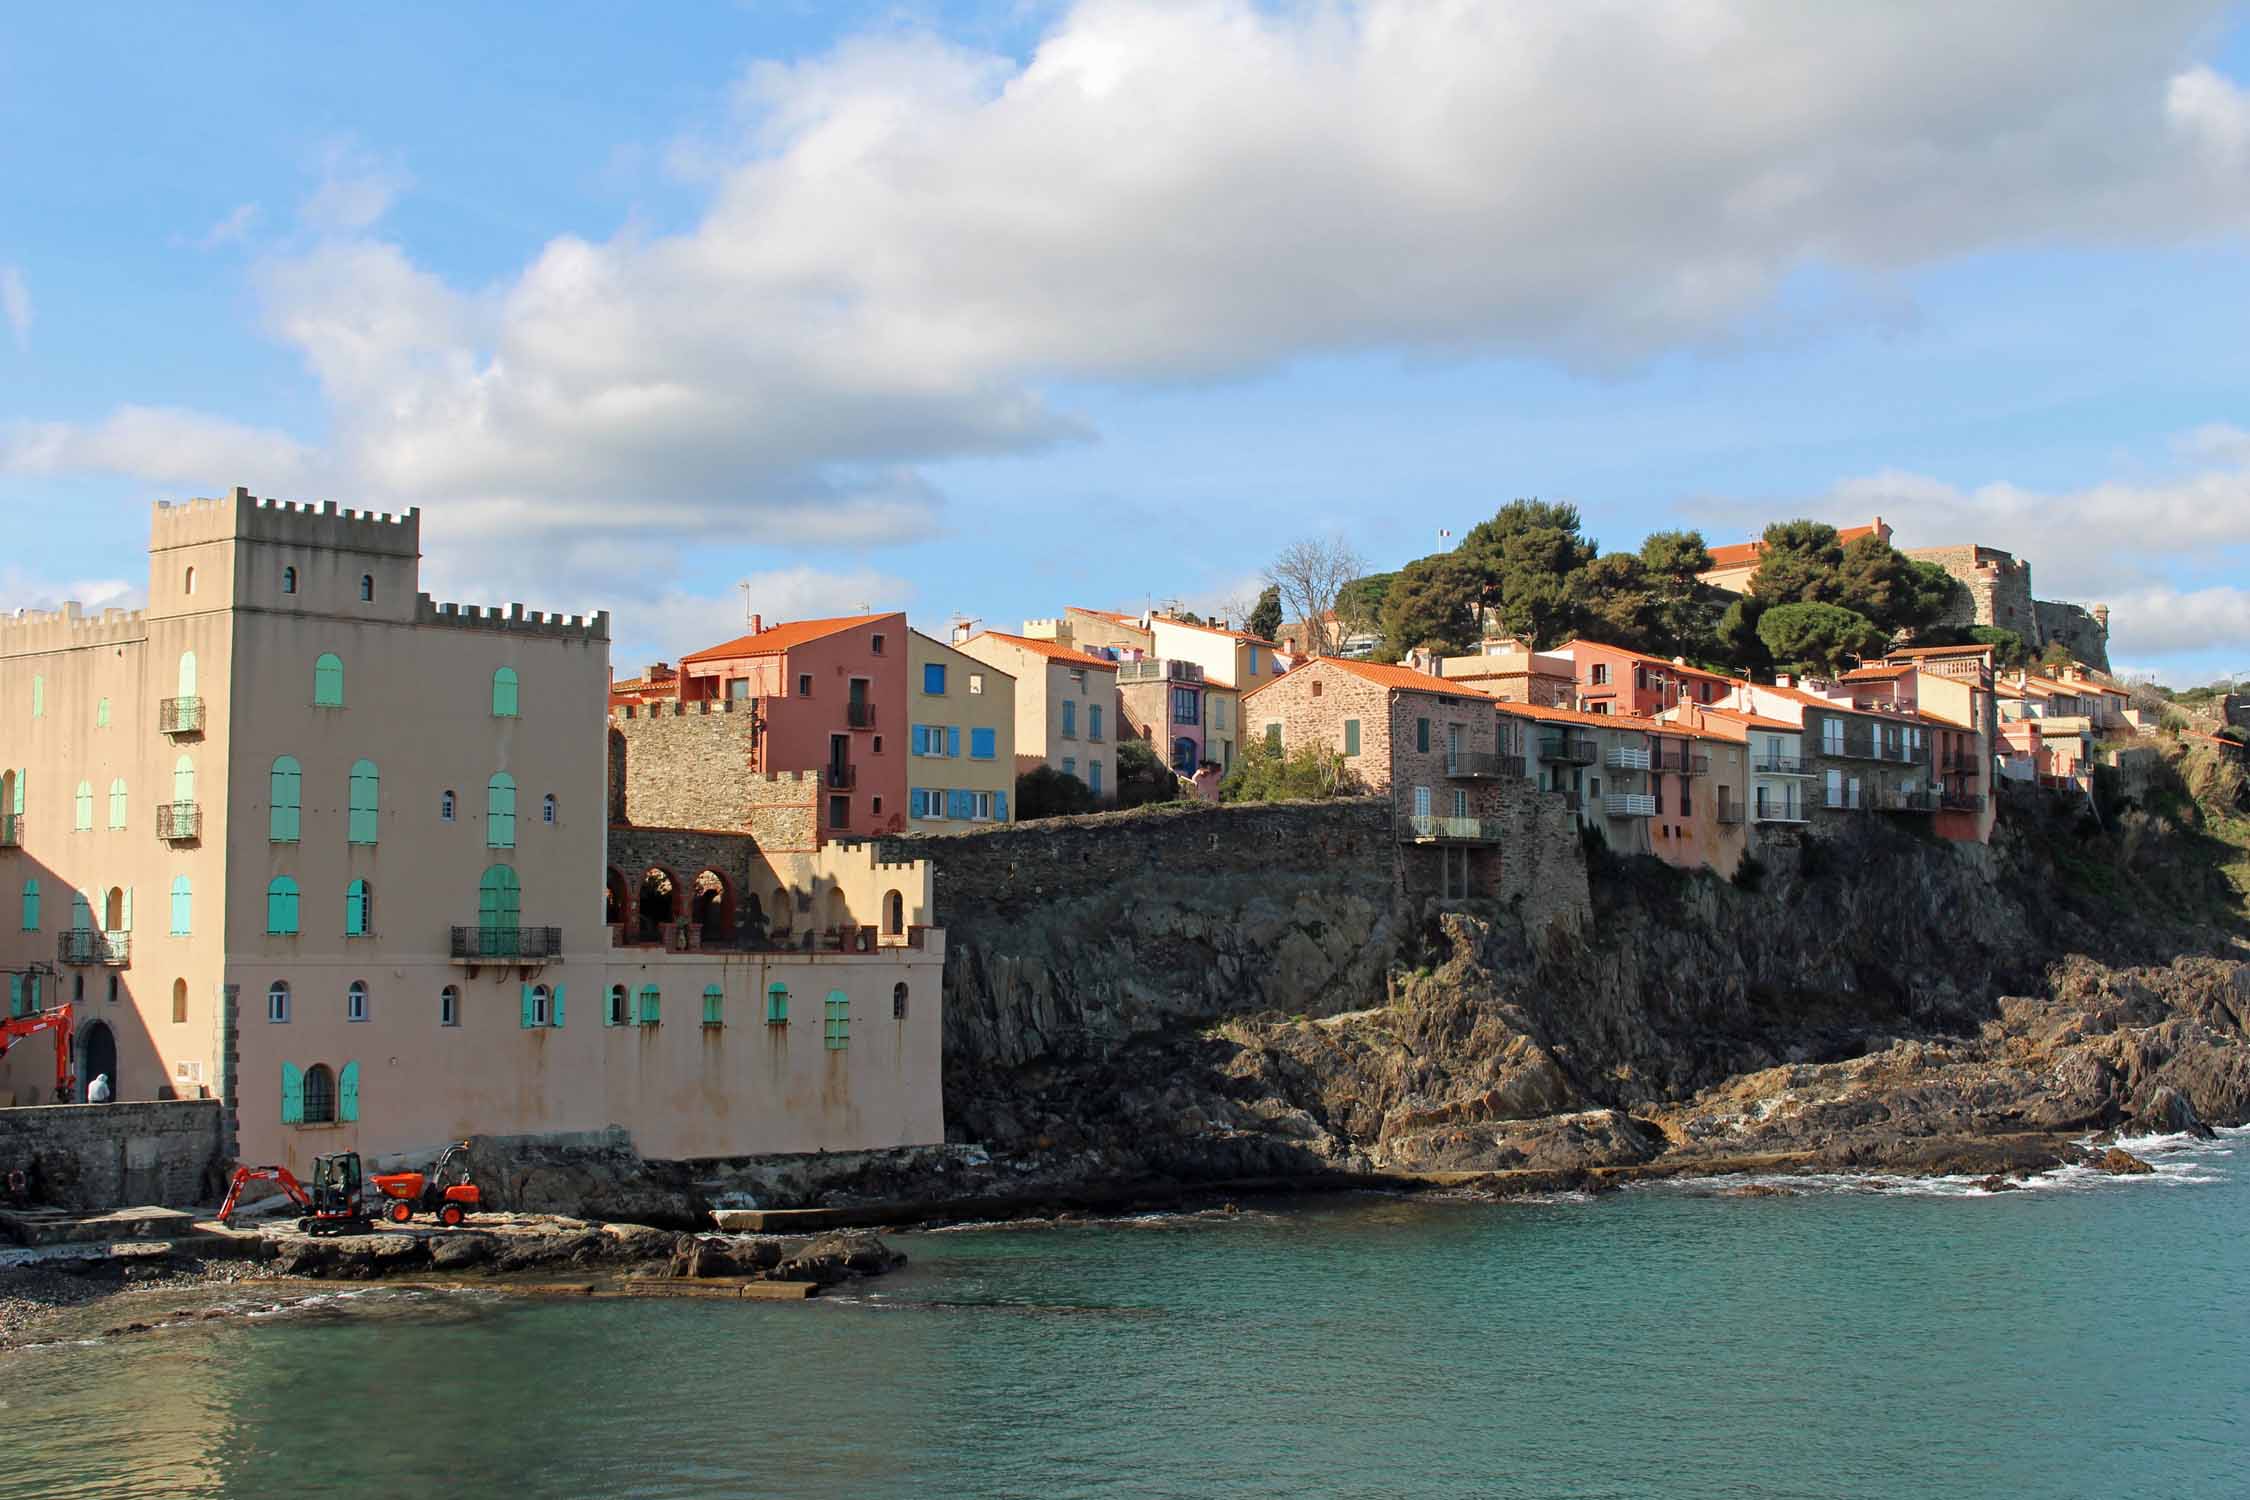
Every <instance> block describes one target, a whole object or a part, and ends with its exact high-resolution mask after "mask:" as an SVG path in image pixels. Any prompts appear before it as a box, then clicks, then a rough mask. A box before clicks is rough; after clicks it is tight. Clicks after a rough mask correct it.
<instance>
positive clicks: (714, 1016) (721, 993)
mask: <svg viewBox="0 0 2250 1500" xmlns="http://www.w3.org/2000/svg"><path fill="white" fill-rule="evenodd" d="M726 1003H727V995H726V991H725V990H722V989H720V988H719V987H718V986H717V985H715V984H707V985H705V986H704V987H703V1024H704V1025H706V1026H724V1025H725V1024H726V1019H727V1018H726Z"/></svg>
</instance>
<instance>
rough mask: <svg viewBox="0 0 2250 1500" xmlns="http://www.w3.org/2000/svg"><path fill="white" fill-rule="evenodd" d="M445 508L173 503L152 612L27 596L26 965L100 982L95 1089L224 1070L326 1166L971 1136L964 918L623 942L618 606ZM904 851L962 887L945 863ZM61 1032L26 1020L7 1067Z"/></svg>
mask: <svg viewBox="0 0 2250 1500" xmlns="http://www.w3.org/2000/svg"><path fill="white" fill-rule="evenodd" d="M420 533H421V521H420V515H419V513H418V512H413V511H409V512H408V513H406V514H405V515H404V516H391V515H376V514H373V513H368V512H358V511H352V510H339V509H338V508H337V507H336V506H335V505H334V504H333V503H330V504H327V505H325V506H319V507H315V506H313V505H309V504H307V505H295V504H289V503H285V502H279V501H272V500H261V499H257V498H255V497H253V496H251V495H250V494H249V493H248V492H247V491H245V490H240V489H237V490H236V491H235V492H234V493H233V494H232V496H230V497H228V498H225V499H218V500H192V501H187V502H185V503H181V504H159V505H158V506H157V507H156V508H155V511H154V514H153V517H152V524H151V534H150V577H149V604H148V608H147V609H146V610H145V611H138V612H133V613H123V612H118V611H109V612H106V613H104V614H103V615H102V616H101V617H100V618H98V619H91V618H88V617H86V616H85V615H83V614H82V613H81V612H80V611H79V610H77V608H76V607H75V606H66V607H65V608H64V610H63V611H61V612H60V613H57V614H53V615H24V616H19V617H17V618H15V619H12V620H7V621H0V765H5V766H7V767H9V768H11V769H10V770H8V771H7V772H6V782H5V786H4V788H0V796H4V797H5V798H6V799H7V803H8V807H9V814H8V822H7V824H6V825H5V833H6V835H7V837H6V838H4V839H0V883H4V884H5V886H6V888H7V890H8V891H9V892H10V893H11V894H12V895H14V896H15V897H16V898H17V900H18V901H20V903H21V905H20V909H19V917H20V919H19V920H18V921H15V922H0V967H4V968H6V969H7V970H8V971H9V972H10V974H11V977H12V979H13V981H14V985H13V988H14V1000H13V1003H14V1004H16V1005H19V1006H27V1005H30V1004H33V1003H37V1004H39V1005H42V1006H49V1005H53V1004H55V1003H57V1002H69V1003H71V1004H72V1005H73V1007H74V1009H73V1017H72V1033H73V1041H74V1045H75V1048H76V1053H77V1057H78V1076H79V1080H80V1088H81V1090H82V1089H83V1088H84V1086H85V1085H86V1084H87V1083H89V1082H90V1081H91V1080H92V1078H93V1076H94V1075H95V1073H96V1072H97V1071H106V1072H108V1073H109V1074H110V1077H111V1083H112V1087H113V1089H114V1092H115V1097H116V1098H118V1099H120V1100H145V1099H154V1098H161V1097H167V1096H197V1097H200V1096H204V1095H210V1096H215V1097H218V1098H221V1099H223V1100H225V1101H227V1104H228V1106H229V1108H228V1110H227V1115H228V1118H229V1129H230V1132H231V1137H232V1140H233V1143H234V1149H235V1150H236V1152H237V1153H238V1154H239V1155H240V1156H241V1157H243V1158H246V1159H253V1160H257V1161H272V1162H281V1163H285V1164H287V1165H289V1166H291V1167H292V1168H293V1169H297V1170H299V1171H302V1170H303V1169H304V1168H305V1167H306V1166H307V1165H308V1164H309V1162H310V1159H311V1158H312V1157H313V1156H315V1155H318V1154H321V1153H324V1152H328V1151H334V1150H341V1149H358V1150H360V1151H362V1152H366V1153H370V1154H384V1153H394V1152H421V1151H426V1150H431V1149H434V1148H435V1147H437V1146H439V1145H441V1144H442V1143H444V1142H446V1141H448V1140H455V1139H459V1138H461V1137H463V1136H466V1135H472V1134H538V1133H554V1132H576V1131H584V1130H594V1129H600V1128H603V1127H606V1126H609V1125H613V1124H614V1125H621V1126H624V1127H625V1128H626V1129H628V1130H629V1131H630V1132H631V1133H632V1135H633V1137H634V1140H635V1143H636V1144H637V1145H638V1146H639V1147H640V1149H641V1150H642V1151H643V1152H645V1153H647V1154H649V1155H651V1156H659V1157H679V1156H705V1155H720V1154H730V1155H731V1154H748V1153H754V1152H760V1151H792V1150H813V1149H829V1150H839V1149H852V1148H857V1147H863V1146H881V1145H901V1144H908V1143H911V1142H922V1141H936V1140H939V1139H942V1137H943V1118H942V1109H941V1105H940V1102H939V1097H938V1092H937V1086H938V1051H937V1047H938V1041H937V1036H938V1032H937V1026H938V1010H937V994H938V989H937V974H938V965H940V964H942V960H943V950H944V942H943V936H942V934H939V933H935V932H931V931H928V930H927V929H926V926H923V930H921V931H919V932H917V933H914V935H913V939H914V940H913V941H912V942H911V943H899V944H896V945H893V946H890V947H887V948H879V949H878V948H875V947H874V946H873V945H870V948H869V951H867V952H851V953H844V952H838V953H834V954H827V953H805V954H791V953H775V952H759V953H755V954H752V953H725V954H713V953H708V952H706V953H679V954H671V953H654V954H650V953H641V952H635V953H626V952H622V951H613V950H612V948H611V946H610V929H609V928H608V927H607V925H606V924H605V922H604V916H605V913H604V909H603V903H604V893H603V888H602V881H601V879H600V878H599V877H600V873H601V871H602V869H603V866H604V858H605V853H604V851H605V843H606V839H607V831H608V817H607V797H606V793H605V770H604V761H605V755H604V748H605V734H604V712H605V705H606V703H607V697H608V687H609V675H610V674H609V661H608V656H609V647H608V635H609V629H608V626H609V621H608V616H607V615H606V614H598V615H595V616H593V617H591V618H590V619H589V618H584V617H578V616H571V617H567V618H566V617H564V616H561V615H547V614H542V613H540V612H538V611H530V612H526V611H525V610H524V609H523V607H522V606H521V605H516V606H512V607H510V608H509V609H507V610H506V611H502V610H500V609H497V608H493V609H482V608H478V607H476V606H456V605H452V604H443V605H441V604H437V603H434V602H432V600H431V599H430V598H429V596H428V595H426V594H422V593H420V592H419V590H418V582H419V579H418V570H419V558H420V553H421V534H420ZM97 788H98V789H99V790H98V791H96V790H95V789H97ZM848 852H849V851H841V850H840V851H837V855H836V857H838V858H842V857H844V856H845V855H846V854H847V853H848ZM877 880H885V881H888V882H890V884H891V885H892V886H894V887H903V888H904V889H906V890H908V891H911V892H913V899H914V901H915V902H916V905H915V907H914V908H913V909H912V910H911V911H905V910H902V911H901V913H900V917H901V924H902V926H906V927H913V926H918V925H923V924H927V922H928V920H929V916H928V913H929V906H928V882H927V871H926V868H922V869H921V872H920V875H919V876H918V877H917V876H916V875H915V874H914V873H913V872H899V871H895V870H886V871H882V872H875V871H870V872H869V873H868V875H867V877H866V879H865V880H864V881H862V882H861V883H863V884H864V883H872V882H874V881H877ZM80 893H82V894H80ZM900 905H901V906H902V907H903V905H904V901H903V899H902V901H901V903H900ZM619 984H623V985H626V986H629V987H630V989H631V991H632V994H633V997H634V1006H635V1007H636V1011H635V1017H636V1018H635V1019H632V1020H630V1021H626V1022H619V1023H618V1024H615V1025H612V1024H608V1023H609V1022H611V1021H612V1020H614V1019H615V1017H614V1016H613V1014H612V1011H611V1008H610V1006H609V1005H608V1004H607V1003H606V1001H607V999H608V997H609V995H610V992H611V991H612V990H613V989H614V988H615V987H616V986H617V985H619ZM901 984H904V985H905V986H906V987H907V993H906V995H905V996H904V997H901V996H899V995H898V994H897V993H896V991H897V989H898V987H899V986H900V985H901ZM775 985H780V986H782V990H781V992H780V993H779V994H778V996H777V995H776V992H774V990H773V989H772V987H773V986H775ZM651 988H653V989H654V991H655V993H654V994H645V993H644V992H645V991H647V990H649V989H651ZM34 991H36V994H34ZM916 995H920V996H922V997H924V998H923V999H922V1000H920V1001H919V1003H917V1002H916V1001H915V1000H914V998H913V997H914V996H916ZM777 999H778V1001H779V1003H780V1008H781V1012H782V1014H781V1015H780V1016H778V1017H775V1016H774V1015H773V1014H772V1012H771V1007H772V1006H773V1005H774V1004H775V1002H776V1000H777ZM641 1015H645V1016H646V1017H647V1019H646V1020H645V1021H644V1020H640V1019H638V1016H641ZM683 1033H684V1034H683ZM51 1068H52V1063H51V1054H48V1055H42V1054H41V1049H40V1048H39V1047H37V1046H36V1045H32V1046H25V1047H19V1048H18V1049H16V1051H15V1052H13V1053H11V1054H10V1056H9V1057H8V1059H7V1060H6V1063H5V1064H4V1065H0V1096H10V1097H13V1098H14V1099H15V1100H16V1102H19V1103H30V1102H33V1101H34V1100H35V1099H37V1098H39V1097H41V1096H42V1094H43V1089H42V1084H43V1082H44V1080H45V1079H46V1077H47V1076H48V1075H49V1074H50V1073H51Z"/></svg>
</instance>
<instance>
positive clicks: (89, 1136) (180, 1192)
mask: <svg viewBox="0 0 2250 1500" xmlns="http://www.w3.org/2000/svg"><path fill="white" fill-rule="evenodd" d="M219 1110H220V1106H219V1101H218V1100H216V1099H178V1100H165V1101H162V1102H157V1103H147V1104H54V1105H42V1106H37V1107H33V1108H28V1109H0V1172H7V1171H13V1170H16V1169H19V1168H20V1169H21V1170H22V1171H23V1172H24V1173H25V1174H26V1176H28V1177H29V1178H30V1181H31V1200H32V1202H34V1203H40V1204H46V1205H50V1206H53V1207H56V1208H65V1209H69V1210H71V1211H73V1212H76V1213H103V1212H107V1211H108V1210H110V1209H114V1208H141V1207H147V1206H150V1205H163V1206H169V1207H174V1208H185V1207H191V1206H194V1205H197V1204H204V1203H213V1202H216V1201H217V1198H218V1194H219V1193H220V1192H222V1191H223V1190H224V1189H223V1187H222V1186H221V1185H220V1175H221V1172H222V1170H223V1158H222V1156H221V1154H220V1146H219V1125H220V1119H219Z"/></svg>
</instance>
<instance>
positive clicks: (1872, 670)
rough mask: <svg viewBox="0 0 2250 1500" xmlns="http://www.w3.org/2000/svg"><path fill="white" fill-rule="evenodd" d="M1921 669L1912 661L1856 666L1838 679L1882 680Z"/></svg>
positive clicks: (1845, 680)
mask: <svg viewBox="0 0 2250 1500" xmlns="http://www.w3.org/2000/svg"><path fill="white" fill-rule="evenodd" d="M1920 670H1921V669H1920V668H1919V667H1917V666H1915V665H1914V664H1913V663H1912V662H1903V661H1902V662H1900V663H1899V664H1898V665H1896V666H1882V665H1877V666H1872V667H1854V668H1852V669H1851V670H1850V671H1849V672H1846V673H1845V674H1844V675H1843V676H1842V677H1841V678H1839V679H1837V680H1838V681H1840V682H1881V681H1883V680H1885V679H1887V678H1899V677H1904V676H1905V675H1906V674H1907V673H1909V672H1918V671H1920Z"/></svg>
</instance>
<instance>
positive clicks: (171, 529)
mask: <svg viewBox="0 0 2250 1500" xmlns="http://www.w3.org/2000/svg"><path fill="white" fill-rule="evenodd" d="M229 540H239V541H259V542H283V543H287V544H289V545H291V546H297V547H332V548H336V549H339V550H342V551H349V552H364V553H370V554H374V555H377V556H384V557H406V558H418V557H420V556H421V555H422V512H421V509H420V508H419V507H416V508H414V509H411V510H409V511H407V512H406V514H404V515H403V516H399V515H393V514H391V513H390V512H389V511H382V512H377V511H372V510H353V509H351V508H349V507H339V506H338V505H337V504H336V502H335V501H333V500H327V501H318V502H316V501H311V500H304V501H297V500H275V499H270V498H263V497H260V496H257V495H253V494H251V493H250V491H249V490H248V489H247V488H246V487H244V486H242V485H236V486H235V489H234V493H233V494H231V495H227V496H225V497H223V498H220V499H200V498H199V499H194V500H179V501H173V500H159V501H157V502H156V505H155V507H154V511H153V513H152V515H151V517H150V520H149V543H148V545H149V550H150V551H151V552H161V551H163V550H165V549H166V548H168V547H187V546H194V545H198V544H200V543H206V542H215V541H229Z"/></svg>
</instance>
